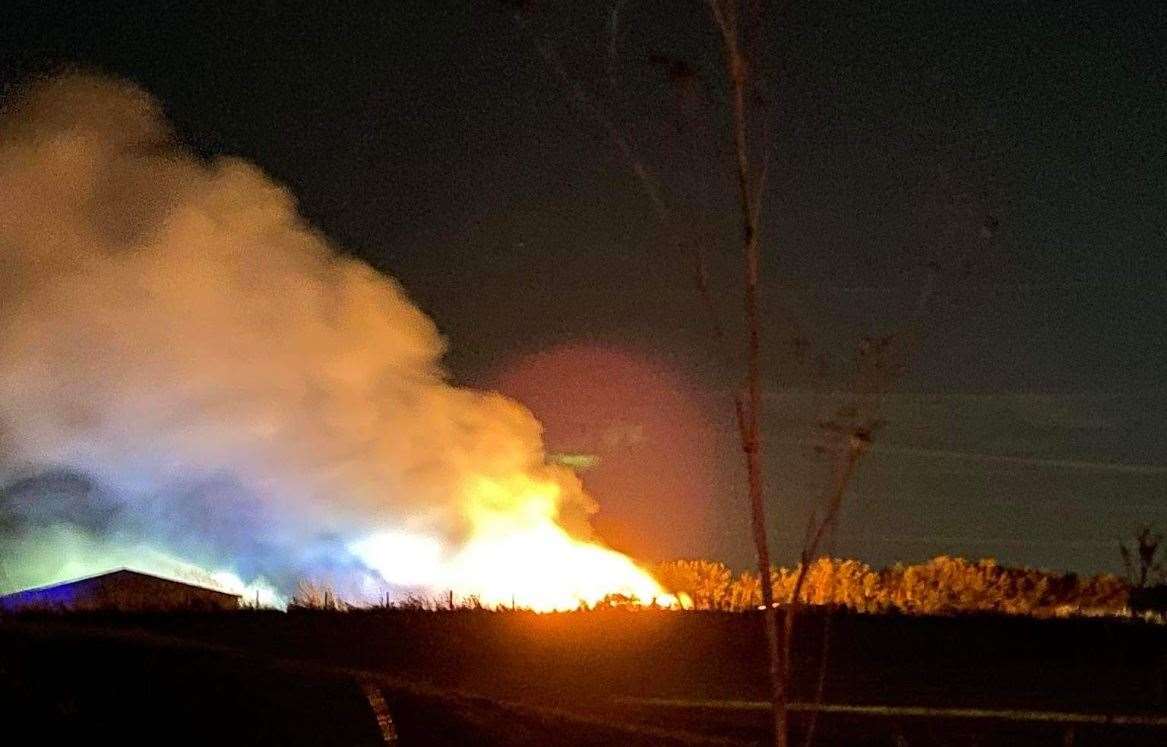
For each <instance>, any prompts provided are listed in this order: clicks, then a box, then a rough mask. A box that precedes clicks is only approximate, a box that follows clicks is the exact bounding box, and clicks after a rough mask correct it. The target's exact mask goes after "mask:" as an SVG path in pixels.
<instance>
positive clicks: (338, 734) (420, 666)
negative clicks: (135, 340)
mask: <svg viewBox="0 0 1167 747" xmlns="http://www.w3.org/2000/svg"><path fill="white" fill-rule="evenodd" d="M824 621H825V618H824V617H823V616H818V617H813V618H812V617H803V618H800V627H799V628H798V631H799V635H798V636H797V638H796V650H797V651H798V652H800V655H799V657H798V660H797V662H796V663H797V671H799V672H802V673H803V676H802V677H800V678H799V680H798V682H797V683H796V692H795V696H794V697H795V699H796V700H799V701H810V700H813V699H814V691H815V689H816V685H817V681H818V672H819V661H820V660H819V653H820V652H821V650H822V643H823V631H824ZM760 637H761V626H760V619H759V618H758V617H757V616H756V615H748V614H729V613H726V614H721V613H700V612H685V613H678V612H663V611H626V610H611V611H600V612H580V613H564V614H556V615H534V614H529V613H522V612H514V613H512V612H499V613H492V612H485V611H453V612H441V611H439V612H426V611H405V610H397V611H394V610H387V611H371V612H357V613H327V612H320V613H316V612H302V613H296V614H283V613H277V612H238V613H223V614H203V615H196V614H184V615H163V614H158V615H132V616H114V615H92V614H91V615H73V616H38V617H31V616H23V617H10V618H6V619H4V618H0V713H3V714H4V718H3V720H2V721H0V723H3V724H4V727H5V729H6V730H7V729H9V728H11V729H15V730H16V731H13V732H9V733H25V731H24V730H25V729H33V730H35V731H34V732H33V733H37V734H39V735H41V738H39V739H38V740H36V742H35V743H41V744H56V743H71V742H77V743H80V742H88V743H94V742H101V741H104V739H103V738H102V737H103V736H104V737H109V738H114V739H115V742H116V743H120V744H128V743H138V744H176V743H184V744H187V743H189V744H196V743H197V744H256V745H259V744H273V745H274V744H281V745H293V744H304V745H308V744H321V745H327V744H337V745H341V744H345V745H361V744H384V742H383V740H382V738H381V735H380V732H379V729H378V727H377V723H376V720H375V717H374V713H373V710H372V709H371V707H370V704H369V700H368V697H367V687H369V685H366V686H365V687H366V689H362V684H361V683H362V682H366V683H367V682H369V681H370V680H372V681H373V684H372V685H371V686H372V687H374V688H375V689H376V690H377V692H379V693H381V694H382V696H383V697H384V699H385V701H386V703H387V705H388V706H389V711H390V713H391V714H392V718H393V721H394V725H395V727H396V730H397V732H398V735H399V738H400V743H401V744H403V745H409V744H483V745H491V744H499V745H502V744H508V745H509V744H529V745H537V744H547V745H551V744H685V743H709V742H710V741H711V740H721V741H723V742H729V743H738V744H741V743H757V742H760V741H762V740H764V739H765V734H766V731H765V729H766V718H767V714H766V713H765V712H763V711H758V710H754V709H752V708H751V707H750V706H748V705H743V704H742V702H743V701H744V702H752V701H759V700H763V699H764V698H765V693H766V677H765V670H764V665H763V664H762V662H761V661H760V660H759V658H758V657H757V655H756V642H757V641H758V640H759V639H760ZM829 638H830V648H829V656H828V657H827V667H826V676H825V679H824V694H823V695H824V697H823V699H824V701H825V702H827V703H832V704H862V705H880V704H883V705H893V706H936V707H945V708H982V709H1013V710H1028V711H1043V712H1071V713H1077V714H1086V715H1091V714H1096V715H1109V716H1114V715H1143V716H1146V715H1150V716H1160V717H1162V716H1167V692H1165V689H1167V627H1165V626H1161V625H1150V624H1144V623H1138V622H1131V621H1122V620H1101V619H1091V620H1085V619H1076V620H1045V621H1038V620H1029V619H1023V618H1001V617H962V618H908V617H894V616H884V617H876V616H859V615H836V616H835V617H834V618H832V622H831V624H830V635H829ZM644 699H667V700H670V701H674V702H672V703H668V704H665V703H659V702H644ZM675 701H684V704H678V703H676V702H675ZM794 726H795V729H794V731H795V732H796V735H801V733H802V732H803V731H804V730H805V728H806V726H807V720H806V717H805V715H799V716H798V717H797V718H796V721H795V724H794ZM816 735H817V737H818V738H817V740H816V744H870V745H899V744H908V745H933V744H935V745H953V744H957V745H972V744H978V745H988V744H1002V745H1005V744H1025V745H1028V744H1034V745H1039V744H1050V745H1062V744H1066V743H1067V741H1066V740H1067V729H1066V726H1065V724H1061V723H1057V722H1056V721H1053V722H1040V723H1035V724H1026V723H1019V722H1007V721H997V720H983V719H976V720H966V719H957V718H940V719H934V718H919V717H914V716H900V717H895V718H886V717H879V718H876V717H871V716H867V715H838V714H826V715H823V716H821V717H820V718H819V721H818V724H817V731H816ZM1072 739H1073V741H1072V743H1073V744H1091V745H1120V744H1131V745H1140V744H1146V745H1164V744H1167V729H1164V728H1162V727H1160V728H1152V727H1148V726H1130V725H1114V724H1083V725H1079V726H1077V727H1075V730H1074V732H1073V734H1072ZM16 743H19V742H16ZM30 743H32V742H30ZM796 743H797V742H796Z"/></svg>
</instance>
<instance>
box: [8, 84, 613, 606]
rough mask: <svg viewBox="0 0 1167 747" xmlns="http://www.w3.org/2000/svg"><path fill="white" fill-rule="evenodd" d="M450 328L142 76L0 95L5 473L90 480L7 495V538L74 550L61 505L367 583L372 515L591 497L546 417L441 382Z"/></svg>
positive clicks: (193, 555)
mask: <svg viewBox="0 0 1167 747" xmlns="http://www.w3.org/2000/svg"><path fill="white" fill-rule="evenodd" d="M443 346H444V343H443V340H442V338H441V336H440V335H439V333H438V331H437V329H436V328H435V326H434V323H433V322H432V321H431V320H430V319H429V318H428V317H426V315H425V314H423V313H422V312H421V311H420V310H419V309H418V308H417V307H415V306H414V305H413V304H412V303H411V302H410V300H409V299H408V297H407V296H406V294H405V292H404V291H403V290H402V288H401V287H400V285H398V283H397V282H395V281H394V280H393V279H392V278H389V277H386V276H385V275H383V274H380V273H378V272H376V271H375V270H373V269H372V268H371V267H369V266H368V265H366V264H364V263H363V262H360V261H358V260H356V259H353V258H352V257H349V256H346V255H344V254H342V253H339V252H338V251H337V250H336V249H335V248H334V247H333V246H331V245H330V244H329V243H328V241H327V240H326V239H325V238H324V237H323V236H322V235H321V234H320V233H319V232H317V231H315V230H314V229H313V228H312V227H310V226H309V225H307V224H306V223H305V221H304V220H303V219H302V218H301V217H300V216H299V215H298V214H297V212H296V206H295V203H294V200H293V198H292V197H291V196H290V195H289V193H288V192H287V190H285V189H284V188H283V187H281V186H279V185H278V184H275V183H273V182H272V181H271V180H270V179H269V178H267V177H266V176H264V174H263V173H261V172H260V170H259V169H258V168H256V167H255V166H253V165H251V164H249V163H247V162H244V161H242V160H239V159H236V158H217V159H215V160H213V161H211V162H209V163H207V162H203V161H201V160H199V159H197V158H196V157H194V156H193V155H192V154H190V153H189V152H187V151H186V150H184V149H183V148H182V147H181V146H180V145H179V144H177V143H176V142H175V140H174V138H173V135H172V132H171V129H170V127H169V126H168V124H167V122H166V121H165V119H164V117H163V116H162V114H161V113H160V110H159V107H158V106H157V104H156V103H155V102H154V101H153V100H152V99H151V98H150V97H149V96H148V95H147V94H145V93H144V92H142V91H141V90H139V89H137V88H135V87H134V86H131V85H129V84H126V83H123V82H119V81H114V80H109V79H105V78H100V77H95V76H87V75H69V76H65V77H58V78H54V79H51V80H47V81H42V82H39V83H37V84H36V85H34V86H33V87H31V88H29V89H26V90H25V91H24V92H23V93H21V94H20V95H19V96H17V97H16V98H15V99H14V100H12V101H10V102H9V103H8V105H7V107H6V109H5V113H4V116H3V120H2V121H0V486H3V485H4V484H9V485H10V486H11V485H13V484H15V483H16V481H18V480H21V479H25V478H28V477H29V476H33V477H34V478H35V477H36V476H43V475H46V474H50V475H58V476H59V475H61V474H70V475H74V476H81V478H82V482H83V483H84V487H83V488H81V489H75V490H73V492H72V494H70V493H69V491H65V494H64V495H63V497H61V493H60V491H58V493H57V495H58V497H57V498H56V499H52V500H50V499H47V498H46V497H45V491H44V490H43V487H44V484H43V481H39V482H38V480H37V479H33V480H32V481H31V482H30V481H29V480H27V479H25V481H24V482H21V483H19V485H20V486H22V487H20V489H10V490H9V491H8V497H7V498H6V499H5V501H6V502H5V503H4V505H0V511H2V512H4V514H5V516H6V521H7V523H8V530H7V531H8V532H9V535H10V539H11V537H12V536H19V537H23V538H24V542H23V545H24V546H25V547H27V546H28V545H29V544H30V542H32V541H33V539H32V538H36V540H35V541H36V542H40V541H41V538H44V537H48V538H49V539H48V540H46V541H47V542H49V543H50V544H49V546H46V547H42V550H43V551H44V553H45V554H47V555H50V556H51V555H52V554H53V553H54V552H57V551H58V550H59V554H60V555H61V556H62V562H64V560H65V558H64V556H67V555H69V554H70V553H75V552H77V550H76V547H77V544H76V543H75V542H72V543H60V544H59V548H58V547H55V546H53V545H52V544H51V543H52V539H51V538H52V537H53V536H58V535H59V533H60V525H61V524H68V525H69V526H70V527H71V528H72V529H71V531H75V532H82V533H84V534H85V535H86V536H88V537H90V538H94V537H96V538H98V539H99V540H100V541H102V542H107V543H109V542H113V543H116V544H118V545H119V546H122V547H125V546H134V547H136V546H139V545H143V544H144V545H148V546H150V547H152V548H154V549H156V550H157V551H159V552H164V553H169V554H172V555H174V556H176V557H179V558H182V559H183V560H188V561H191V562H195V563H200V564H209V565H208V567H215V564H219V566H221V567H223V566H225V567H227V568H229V569H230V570H233V571H235V572H237V573H239V574H240V575H243V576H244V577H245V578H248V577H255V576H265V577H267V578H268V579H271V580H272V581H273V582H274V583H276V585H277V586H280V587H281V588H282V589H284V590H285V591H286V590H288V588H289V587H290V585H291V584H293V583H294V581H295V580H296V579H297V578H300V577H304V576H311V575H313V574H315V573H318V572H319V571H320V570H321V569H325V570H328V569H332V570H336V571H338V572H341V573H347V572H352V573H353V574H355V576H356V577H362V578H367V577H368V576H369V575H370V574H369V573H368V569H366V568H364V567H363V565H362V563H361V562H360V560H359V559H358V558H356V557H355V556H353V555H352V554H351V553H350V552H348V550H347V549H346V548H348V547H349V546H350V544H351V543H352V542H354V541H357V540H359V539H360V538H361V537H365V536H368V535H370V534H373V533H377V532H389V533H392V532H404V533H407V536H415V535H418V536H426V537H433V538H437V540H438V541H440V543H441V544H442V546H443V547H447V546H453V547H456V546H457V545H458V544H459V543H460V542H461V541H462V540H463V539H464V532H465V530H466V526H465V512H464V506H463V505H461V503H462V498H461V496H462V495H463V493H464V489H465V483H466V481H467V480H468V479H471V478H473V477H483V476H484V477H486V478H488V479H489V478H492V477H498V478H499V479H505V476H507V475H511V474H515V473H523V474H528V475H537V476H542V477H544V478H547V479H552V480H554V481H555V482H557V483H559V484H560V485H562V486H564V493H563V494H562V496H561V500H562V503H563V506H562V508H563V510H564V511H565V512H566V515H568V516H575V517H580V516H584V515H586V513H587V512H588V511H589V510H591V505H590V502H589V500H588V498H587V497H586V496H585V495H583V493H582V492H581V490H580V489H579V486H578V483H576V481H575V480H574V478H573V477H572V476H571V475H570V474H569V473H566V472H564V471H562V470H559V469H558V468H554V467H547V466H546V465H545V464H544V454H543V444H542V437H541V430H540V425H539V423H538V422H537V421H536V420H535V419H534V418H533V417H532V416H531V415H530V414H529V413H528V412H527V411H526V410H525V409H524V408H523V407H522V406H520V405H519V404H517V403H515V402H513V401H510V400H508V399H506V398H504V397H502V396H500V395H497V394H493V393H484V392H478V391H472V390H468V389H462V388H457V387H455V386H452V385H451V384H450V383H449V382H448V380H447V378H446V375H445V374H444V372H443V370H442V368H441V364H440V360H441V357H442V354H443ZM38 485H39V486H40V487H39V488H38ZM95 515H96V516H99V517H100V521H98V520H95V519H94V518H93V517H94V516H95ZM50 526H51V527H54V528H53V530H52V532H56V533H57V534H53V533H52V532H48V531H47V530H46V531H42V532H41V534H39V535H34V534H32V532H33V531H34V530H35V529H36V528H37V527H40V528H41V529H45V528H46V527H50ZM7 562H8V563H9V564H10V565H9V568H8V570H9V574H10V575H11V574H12V569H13V567H19V566H20V563H21V562H22V561H21V559H20V558H13V557H9V558H8V560H7Z"/></svg>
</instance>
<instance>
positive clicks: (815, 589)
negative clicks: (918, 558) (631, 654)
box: [653, 555, 1130, 617]
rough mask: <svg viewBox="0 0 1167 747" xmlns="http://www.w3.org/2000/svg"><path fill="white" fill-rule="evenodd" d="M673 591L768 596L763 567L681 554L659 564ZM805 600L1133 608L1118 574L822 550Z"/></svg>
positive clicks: (976, 607)
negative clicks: (888, 561)
mask: <svg viewBox="0 0 1167 747" xmlns="http://www.w3.org/2000/svg"><path fill="white" fill-rule="evenodd" d="M799 570H800V569H799V567H798V566H795V567H794V568H775V569H774V570H773V588H774V599H775V600H777V601H778V602H780V603H786V602H789V601H790V599H791V596H792V592H793V590H794V585H795V582H796V579H797V577H798V573H799ZM653 574H654V575H655V576H656V578H657V580H659V581H660V583H661V584H662V585H663V586H664V587H665V588H666V589H669V590H670V591H673V592H676V593H682V592H683V593H684V594H685V595H687V596H688V602H687V603H686V605H685V606H686V607H691V608H693V609H698V610H727V611H735V610H748V609H756V608H757V607H758V606H759V605H761V603H762V593H761V587H760V585H759V583H758V574H756V573H751V572H749V571H746V572H743V573H738V574H735V573H734V572H733V571H731V570H730V569H729V567H727V566H726V565H724V564H722V563H719V562H715V561H708V560H675V561H668V562H664V563H660V564H658V565H656V566H655V567H654V568H653ZM800 596H801V599H802V602H803V603H804V604H810V605H829V606H837V607H844V608H847V609H851V610H855V611H857V612H900V613H905V614H920V615H944V614H954V613H961V612H997V613H1005V614H1016V615H1031V616H1035V617H1049V616H1054V615H1068V614H1120V613H1123V612H1125V611H1126V610H1127V609H1128V605H1129V601H1130V586H1129V584H1128V583H1127V582H1126V581H1125V580H1123V579H1122V578H1119V577H1118V576H1115V575H1111V574H1099V575H1094V576H1080V575H1077V574H1074V573H1053V572H1050V571H1044V570H1037V569H1033V568H1011V567H1008V566H1003V565H1000V564H998V563H997V562H996V561H995V560H992V559H983V560H978V561H975V562H974V561H970V560H966V559H964V558H954V557H949V556H945V555H942V556H939V557H935V558H932V559H931V560H928V561H926V562H924V563H919V564H917V565H903V564H896V565H894V566H891V567H890V568H883V569H875V568H872V567H871V566H869V565H867V564H866V563H862V562H860V561H857V560H847V559H839V558H820V559H818V560H816V561H814V562H813V563H812V564H811V565H810V567H809V569H808V570H807V575H806V580H805V581H804V583H803V587H802V591H801V594H800Z"/></svg>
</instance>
